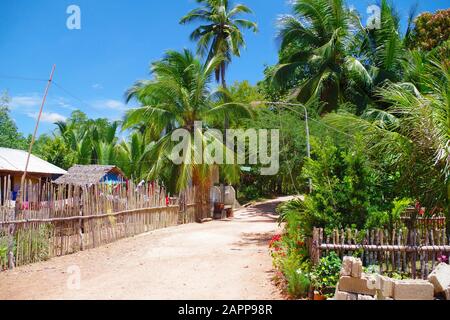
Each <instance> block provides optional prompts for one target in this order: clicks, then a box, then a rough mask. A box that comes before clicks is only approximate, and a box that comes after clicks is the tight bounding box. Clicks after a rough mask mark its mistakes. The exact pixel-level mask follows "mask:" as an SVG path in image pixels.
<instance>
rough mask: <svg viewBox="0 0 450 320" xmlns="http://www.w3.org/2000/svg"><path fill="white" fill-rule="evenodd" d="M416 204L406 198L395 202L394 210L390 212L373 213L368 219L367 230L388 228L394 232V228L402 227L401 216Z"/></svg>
mask: <svg viewBox="0 0 450 320" xmlns="http://www.w3.org/2000/svg"><path fill="white" fill-rule="evenodd" d="M413 203H414V201H413V200H411V199H408V198H404V199H400V200H395V201H394V202H393V206H394V207H393V208H392V210H391V211H390V212H387V211H372V212H370V213H369V215H368V217H367V221H366V224H365V228H366V229H369V230H370V229H375V228H386V229H389V230H392V228H394V227H400V226H401V216H402V214H403V213H405V210H406V209H407V208H408V207H410V206H411V205H412V204H413Z"/></svg>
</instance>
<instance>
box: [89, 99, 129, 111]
mask: <svg viewBox="0 0 450 320" xmlns="http://www.w3.org/2000/svg"><path fill="white" fill-rule="evenodd" d="M93 106H94V107H95V108H96V109H100V110H101V109H111V110H117V111H124V110H126V109H127V106H126V105H125V103H123V102H122V101H119V100H114V99H107V100H97V101H94V103H93Z"/></svg>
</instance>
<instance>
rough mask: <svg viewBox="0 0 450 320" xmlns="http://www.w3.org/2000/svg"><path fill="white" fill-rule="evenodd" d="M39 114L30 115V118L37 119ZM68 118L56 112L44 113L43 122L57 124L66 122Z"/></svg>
mask: <svg viewBox="0 0 450 320" xmlns="http://www.w3.org/2000/svg"><path fill="white" fill-rule="evenodd" d="M38 115H39V113H38V112H35V113H28V116H29V117H30V118H34V119H37V117H38ZM66 120H67V118H66V117H65V116H63V115H62V114H59V113H56V112H42V115H41V121H42V122H47V123H55V122H58V121H66Z"/></svg>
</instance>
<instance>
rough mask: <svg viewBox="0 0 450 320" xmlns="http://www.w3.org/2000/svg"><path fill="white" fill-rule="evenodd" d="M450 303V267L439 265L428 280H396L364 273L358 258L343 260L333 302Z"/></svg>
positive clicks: (443, 264) (345, 258)
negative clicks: (435, 300)
mask: <svg viewBox="0 0 450 320" xmlns="http://www.w3.org/2000/svg"><path fill="white" fill-rule="evenodd" d="M433 299H447V300H450V266H449V265H448V264H445V263H441V264H439V265H438V266H437V267H436V269H435V270H434V271H433V272H432V273H431V274H430V276H429V277H428V280H412V279H409V280H395V279H391V278H388V277H385V276H382V275H378V274H370V275H369V274H365V273H363V272H362V261H361V259H359V258H354V257H344V260H343V263H342V269H341V278H340V280H339V283H338V285H337V287H336V293H335V297H334V300H433Z"/></svg>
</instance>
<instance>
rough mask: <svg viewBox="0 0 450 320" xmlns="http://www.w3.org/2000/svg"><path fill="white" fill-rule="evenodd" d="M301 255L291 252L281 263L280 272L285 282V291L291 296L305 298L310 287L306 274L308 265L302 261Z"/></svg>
mask: <svg viewBox="0 0 450 320" xmlns="http://www.w3.org/2000/svg"><path fill="white" fill-rule="evenodd" d="M301 261H302V257H301V256H299V255H297V254H295V253H292V254H290V255H288V256H287V258H286V259H285V260H284V261H283V264H282V272H283V274H284V276H285V278H286V282H287V286H286V288H287V292H288V293H289V295H290V296H291V297H293V298H297V299H299V298H305V297H306V296H307V295H308V292H309V288H310V284H311V282H310V279H309V274H308V269H309V265H308V264H307V263H302V262H301Z"/></svg>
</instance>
